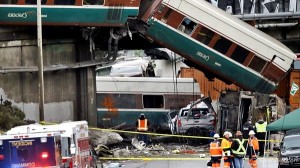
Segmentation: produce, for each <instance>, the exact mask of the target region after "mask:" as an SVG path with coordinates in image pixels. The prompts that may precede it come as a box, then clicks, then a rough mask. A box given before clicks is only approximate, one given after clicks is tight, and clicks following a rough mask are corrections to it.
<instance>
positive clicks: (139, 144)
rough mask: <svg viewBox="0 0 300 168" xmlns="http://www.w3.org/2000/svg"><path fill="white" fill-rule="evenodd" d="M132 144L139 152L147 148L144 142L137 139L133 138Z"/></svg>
mask: <svg viewBox="0 0 300 168" xmlns="http://www.w3.org/2000/svg"><path fill="white" fill-rule="evenodd" d="M131 144H132V145H133V146H134V147H135V148H137V149H138V150H143V149H144V148H145V147H146V144H145V143H144V141H138V140H137V139H136V138H133V139H132V141H131Z"/></svg>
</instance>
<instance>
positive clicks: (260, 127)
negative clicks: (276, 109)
mask: <svg viewBox="0 0 300 168" xmlns="http://www.w3.org/2000/svg"><path fill="white" fill-rule="evenodd" d="M255 127H256V132H257V133H259V132H267V122H264V123H262V124H259V123H255Z"/></svg>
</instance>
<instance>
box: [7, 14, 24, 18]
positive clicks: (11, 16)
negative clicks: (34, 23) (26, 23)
mask: <svg viewBox="0 0 300 168" xmlns="http://www.w3.org/2000/svg"><path fill="white" fill-rule="evenodd" d="M27 16H28V15H27V13H8V14H7V17H9V18H24V19H25V18H27Z"/></svg>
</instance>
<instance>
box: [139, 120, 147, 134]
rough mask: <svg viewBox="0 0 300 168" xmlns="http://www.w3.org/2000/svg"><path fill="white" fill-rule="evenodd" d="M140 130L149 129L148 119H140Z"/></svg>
mask: <svg viewBox="0 0 300 168" xmlns="http://www.w3.org/2000/svg"><path fill="white" fill-rule="evenodd" d="M137 130H138V131H148V122H147V119H144V120H141V119H138V128H137Z"/></svg>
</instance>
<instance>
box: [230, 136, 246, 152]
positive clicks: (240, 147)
mask: <svg viewBox="0 0 300 168" xmlns="http://www.w3.org/2000/svg"><path fill="white" fill-rule="evenodd" d="M235 140H236V141H237V142H238V143H239V148H238V149H237V150H233V149H232V153H233V154H236V155H245V154H246V149H245V147H244V142H245V140H244V139H243V140H242V141H241V140H240V139H238V138H237V139H235Z"/></svg>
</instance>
